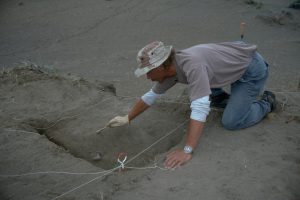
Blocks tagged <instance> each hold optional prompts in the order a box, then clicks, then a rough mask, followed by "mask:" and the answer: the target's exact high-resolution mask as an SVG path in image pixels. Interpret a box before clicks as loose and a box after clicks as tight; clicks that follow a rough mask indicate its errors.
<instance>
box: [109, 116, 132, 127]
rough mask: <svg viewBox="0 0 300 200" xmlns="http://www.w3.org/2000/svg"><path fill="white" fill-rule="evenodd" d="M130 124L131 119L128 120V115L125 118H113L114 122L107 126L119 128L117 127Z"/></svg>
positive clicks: (111, 121)
mask: <svg viewBox="0 0 300 200" xmlns="http://www.w3.org/2000/svg"><path fill="white" fill-rule="evenodd" d="M128 123H129V118H128V115H125V116H122V117H121V116H117V117H115V118H113V119H112V120H110V121H109V122H108V123H107V124H106V126H107V127H110V128H112V127H117V126H124V125H126V124H128Z"/></svg>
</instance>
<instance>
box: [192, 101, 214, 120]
mask: <svg viewBox="0 0 300 200" xmlns="http://www.w3.org/2000/svg"><path fill="white" fill-rule="evenodd" d="M191 109H192V112H191V116H190V118H191V119H193V120H196V121H200V122H206V117H207V115H208V114H209V111H210V101H209V96H205V97H201V98H199V99H196V100H194V101H192V102H191Z"/></svg>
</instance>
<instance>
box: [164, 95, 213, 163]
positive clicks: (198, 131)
mask: <svg viewBox="0 0 300 200" xmlns="http://www.w3.org/2000/svg"><path fill="white" fill-rule="evenodd" d="M209 105H210V101H209V96H205V97H202V98H199V99H196V100H194V101H193V102H192V103H191V109H192V113H191V119H190V123H189V127H188V131H187V137H186V143H185V145H186V146H190V147H192V148H193V149H196V147H197V145H198V142H199V139H200V137H201V135H202V131H203V127H204V122H205V121H206V117H207V115H208V113H209V111H210V108H209ZM191 158H192V154H191V153H186V152H185V151H184V150H183V149H177V150H175V151H173V152H171V153H170V154H168V155H167V159H166V161H165V167H166V168H176V167H179V166H180V165H183V164H184V163H186V162H187V161H189V160H190V159H191Z"/></svg>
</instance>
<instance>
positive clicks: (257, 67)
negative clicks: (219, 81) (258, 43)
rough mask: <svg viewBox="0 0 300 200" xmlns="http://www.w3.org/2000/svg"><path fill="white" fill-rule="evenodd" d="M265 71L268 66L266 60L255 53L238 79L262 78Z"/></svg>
mask: <svg viewBox="0 0 300 200" xmlns="http://www.w3.org/2000/svg"><path fill="white" fill-rule="evenodd" d="M267 71H268V66H267V64H266V62H265V61H264V59H263V58H262V57H261V56H260V55H259V54H258V53H256V54H255V55H254V57H253V59H252V61H251V63H250V64H249V66H248V67H247V70H246V72H245V73H244V74H243V76H242V77H241V78H240V79H239V81H241V82H248V81H255V80H260V79H263V78H264V77H266V76H267Z"/></svg>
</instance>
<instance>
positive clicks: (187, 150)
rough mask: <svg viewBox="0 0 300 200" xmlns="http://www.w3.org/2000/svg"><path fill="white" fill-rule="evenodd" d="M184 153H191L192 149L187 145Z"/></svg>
mask: <svg viewBox="0 0 300 200" xmlns="http://www.w3.org/2000/svg"><path fill="white" fill-rule="evenodd" d="M183 151H184V153H193V147H191V146H189V145H185V147H184V148H183Z"/></svg>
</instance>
